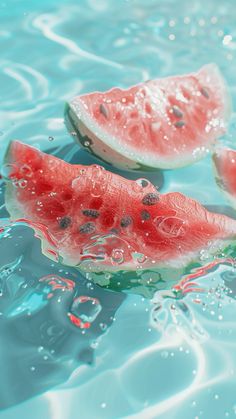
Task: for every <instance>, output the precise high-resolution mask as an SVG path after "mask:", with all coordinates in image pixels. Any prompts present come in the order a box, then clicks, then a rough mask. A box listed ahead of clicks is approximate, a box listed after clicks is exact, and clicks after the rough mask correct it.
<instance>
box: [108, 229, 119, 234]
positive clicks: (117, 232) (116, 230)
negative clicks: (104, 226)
mask: <svg viewBox="0 0 236 419" xmlns="http://www.w3.org/2000/svg"><path fill="white" fill-rule="evenodd" d="M110 233H111V234H119V230H118V229H117V228H112V229H111V230H110Z"/></svg>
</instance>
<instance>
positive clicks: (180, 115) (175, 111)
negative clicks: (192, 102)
mask: <svg viewBox="0 0 236 419" xmlns="http://www.w3.org/2000/svg"><path fill="white" fill-rule="evenodd" d="M172 111H173V114H174V115H175V116H176V117H177V118H183V115H184V114H183V112H182V111H181V110H180V109H179V108H178V106H176V105H174V106H173V107H172Z"/></svg>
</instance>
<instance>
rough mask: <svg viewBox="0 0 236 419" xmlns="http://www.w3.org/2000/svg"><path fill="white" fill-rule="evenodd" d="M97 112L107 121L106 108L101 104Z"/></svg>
mask: <svg viewBox="0 0 236 419" xmlns="http://www.w3.org/2000/svg"><path fill="white" fill-rule="evenodd" d="M99 111H100V113H101V114H102V115H103V116H104V117H105V118H106V119H108V112H107V109H106V107H105V106H104V105H103V104H101V105H100V106H99Z"/></svg>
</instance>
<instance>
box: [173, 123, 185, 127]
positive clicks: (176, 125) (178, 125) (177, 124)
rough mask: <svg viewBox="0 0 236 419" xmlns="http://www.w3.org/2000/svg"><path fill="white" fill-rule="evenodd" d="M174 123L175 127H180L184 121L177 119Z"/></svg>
mask: <svg viewBox="0 0 236 419" xmlns="http://www.w3.org/2000/svg"><path fill="white" fill-rule="evenodd" d="M174 125H175V127H176V128H182V127H184V125H185V122H184V121H177V122H176V123H175V124H174Z"/></svg>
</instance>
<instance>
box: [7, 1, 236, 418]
mask: <svg viewBox="0 0 236 419" xmlns="http://www.w3.org/2000/svg"><path fill="white" fill-rule="evenodd" d="M0 19H1V24H0V48H1V56H0V63H1V65H0V85H1V106H0V121H1V122H0V154H1V159H2V157H3V154H4V151H5V149H6V147H7V145H8V142H9V141H10V140H11V139H15V138H18V139H21V140H23V141H26V142H28V143H29V144H32V145H37V146H39V147H40V149H41V150H47V151H49V150H50V152H53V153H54V154H56V155H58V156H60V157H61V158H64V159H65V160H67V161H70V162H73V163H76V162H81V163H84V164H99V163H100V162H99V160H98V159H96V158H93V157H92V156H91V155H89V154H88V153H86V152H85V151H84V150H78V146H77V145H74V144H72V140H71V137H70V135H69V133H68V132H67V130H66V128H65V126H64V123H63V112H64V102H65V101H66V100H69V99H70V98H71V97H73V96H74V95H75V94H77V93H85V92H89V91H92V90H105V89H109V88H111V87H112V86H114V85H118V86H121V87H128V86H129V85H131V84H135V83H138V82H140V81H143V80H147V79H149V78H153V77H160V76H167V75H171V74H177V73H187V72H189V71H196V70H197V69H198V68H200V66H201V65H203V64H206V63H208V62H216V63H217V64H218V65H219V67H220V69H221V71H222V73H223V75H224V76H225V78H226V80H227V82H228V84H229V87H230V92H231V94H232V98H233V104H234V103H235V101H236V96H235V92H236V87H235V86H236V79H235V49H236V42H235V37H236V29H235V19H236V12H235V2H234V0H226V1H225V2H221V1H218V0H209V1H207V2H204V1H203V0H193V1H191V2H189V1H188V0H180V1H178V2H177V1H176V0H145V1H144V0H120V1H119V2H115V1H112V0H99V1H97V0H81V1H80V2H74V1H72V0H68V1H67V2H63V1H58V0H57V1H55V0H50V1H45V0H43V1H41V2H36V1H31V2H27V1H22V2H18V1H17V0H13V1H12V2H1V3H0ZM235 127H236V116H235V113H234V112H233V115H232V119H231V124H230V127H229V131H228V134H227V135H226V136H225V138H224V141H225V143H226V144H227V145H229V146H234V136H235ZM105 167H106V168H110V167H109V166H108V165H105ZM110 169H111V170H113V171H116V169H114V168H110ZM119 173H121V174H122V175H125V176H128V177H130V178H132V179H134V178H136V177H140V178H143V177H144V178H148V179H149V180H150V181H151V182H153V183H154V184H155V185H157V186H158V187H159V189H160V190H161V192H167V191H176V190H178V191H181V192H183V193H185V194H187V195H189V196H191V197H193V198H196V199H198V200H199V201H201V202H202V203H203V204H204V205H206V206H208V207H209V208H211V209H214V210H215V211H218V212H224V213H226V214H230V215H231V216H234V217H235V212H234V210H233V209H232V208H231V207H230V205H229V203H227V202H226V200H225V198H224V197H223V195H221V193H220V191H219V190H218V188H217V186H216V184H215V181H214V177H213V173H212V168H211V161H210V156H208V157H207V158H205V159H204V160H202V161H200V162H198V163H197V164H194V165H193V166H191V167H188V168H183V169H179V170H176V171H174V172H173V171H166V172H160V171H159V172H156V173H154V172H150V173H148V174H145V173H139V174H138V175H137V174H132V173H126V172H119ZM0 192H1V195H0V197H1V203H0V216H1V227H2V230H0V236H1V237H0V259H1V265H0V266H1V268H0V284H1V285H0V330H1V345H0V370H1V379H0V409H1V412H0V418H3V419H15V418H16V417H22V418H24V419H31V417H32V412H33V416H34V418H35V419H39V418H40V419H42V418H50V419H65V418H66V419H72V418H77V417H80V419H90V418H102V419H104V418H111V419H113V418H123V417H129V418H132V417H135V418H166V417H168V418H171V419H172V418H173V419H182V418H188V419H191V418H192V419H194V418H195V419H197V418H199V419H200V418H206V419H209V418H212V417H214V418H216V419H222V418H224V417H225V418H227V417H229V418H233V417H235V415H236V398H235V386H236V375H235V374H236V344H235V342H236V323H235V309H236V298H235V296H236V272H235V266H234V263H232V262H231V261H229V260H225V261H221V263H217V264H215V265H214V266H208V268H206V269H205V270H202V271H197V268H196V267H195V269H194V267H193V270H192V272H185V276H184V277H181V274H180V273H178V272H176V276H175V277H174V276H173V273H172V274H171V275H169V277H168V276H165V281H163V280H162V279H161V280H160V277H159V276H158V275H157V273H156V277H155V276H154V273H152V274H150V273H147V272H146V273H143V274H140V275H142V276H141V282H140V281H139V287H136V286H135V285H134V283H133V282H132V278H130V281H129V283H128V285H127V288H126V290H123V291H120V290H119V284H118V282H119V281H117V284H116V291H114V286H113V291H111V290H109V289H107V288H106V285H107V284H106V280H107V281H108V283H109V280H110V278H105V282H104V283H103V287H99V286H98V285H96V284H94V283H93V281H92V278H91V277H90V276H87V277H85V276H83V275H81V274H80V273H79V272H78V271H76V270H74V269H72V268H70V269H67V268H66V267H65V266H62V265H60V264H57V263H52V262H51V261H50V260H49V259H47V258H46V257H44V256H43V255H42V254H41V251H40V243H39V240H38V239H37V238H35V237H34V235H33V232H32V230H31V229H30V228H29V227H28V226H27V225H25V224H24V223H21V224H19V225H18V224H15V225H11V226H9V222H8V214H7V212H6V210H5V206H4V200H3V185H1V191H0ZM202 256H203V259H204V258H206V264H207V263H208V262H209V261H208V260H207V255H202ZM150 275H151V276H152V277H154V286H153V288H152V287H151V288H150V284H149V283H148V281H149V282H150ZM181 279H182V282H181ZM175 283H178V284H179V288H176V289H172V286H173V285H174V284H175ZM147 284H148V285H149V286H148V287H147ZM156 284H158V287H157V285H156ZM113 285H114V284H113ZM157 289H158V290H159V291H158V292H155V291H156V290H157ZM127 291H128V292H127ZM22 402H23V403H22Z"/></svg>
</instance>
